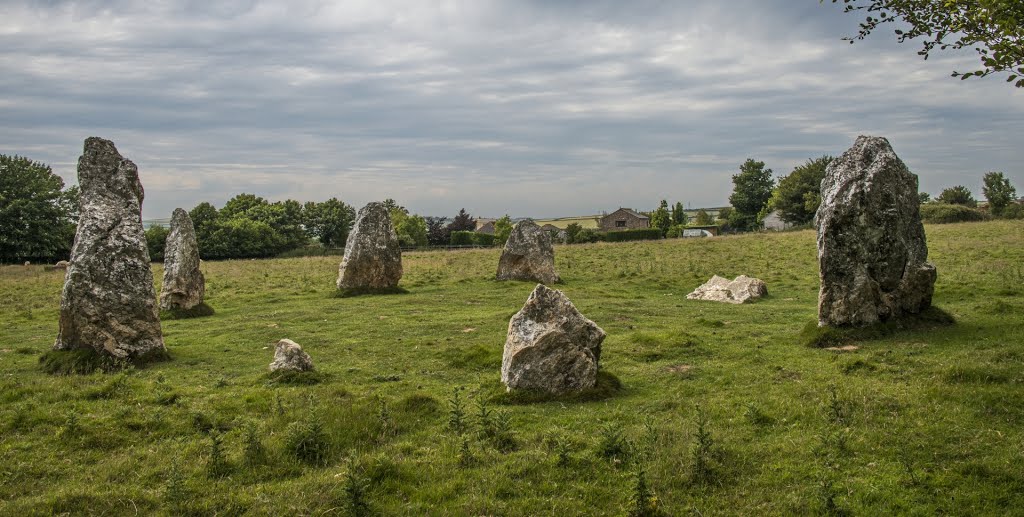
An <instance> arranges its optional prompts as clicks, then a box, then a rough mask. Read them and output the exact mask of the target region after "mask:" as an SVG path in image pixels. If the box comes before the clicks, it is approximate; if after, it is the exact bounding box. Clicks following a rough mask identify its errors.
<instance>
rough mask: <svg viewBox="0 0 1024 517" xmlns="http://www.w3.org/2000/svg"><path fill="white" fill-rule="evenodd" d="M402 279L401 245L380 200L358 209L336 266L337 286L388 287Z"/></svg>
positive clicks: (350, 287)
mask: <svg viewBox="0 0 1024 517" xmlns="http://www.w3.org/2000/svg"><path fill="white" fill-rule="evenodd" d="M401 279H402V246H401V244H400V243H399V242H398V235H396V234H395V229H394V228H393V227H392V226H391V214H389V213H388V209H387V207H385V206H384V204H383V203H379V202H373V203H369V204H367V205H366V206H364V207H363V208H361V209H360V210H359V214H358V215H357V216H356V222H355V225H354V226H353V228H352V233H350V234H349V236H348V241H347V242H346V243H345V257H344V258H343V259H342V260H341V265H340V266H339V267H338V282H337V286H338V289H388V288H393V287H397V286H398V282H399V280H401Z"/></svg>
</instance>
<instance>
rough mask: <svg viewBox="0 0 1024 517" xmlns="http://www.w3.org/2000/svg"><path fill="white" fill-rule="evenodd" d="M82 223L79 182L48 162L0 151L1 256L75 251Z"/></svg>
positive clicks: (49, 256)
mask: <svg viewBox="0 0 1024 517" xmlns="http://www.w3.org/2000/svg"><path fill="white" fill-rule="evenodd" d="M77 222H78V187H71V188H69V189H67V190H64V180H63V179H61V177H60V176H57V175H56V174H54V173H53V170H51V169H50V166H49V165H46V164H43V163H40V162H35V161H32V160H30V159H28V158H25V157H21V156H8V155H4V154H0V261H5V262H6V261H22V260H26V259H40V260H51V259H56V258H66V257H68V256H69V255H70V252H71V244H72V243H73V241H74V238H75V225H76V224H77Z"/></svg>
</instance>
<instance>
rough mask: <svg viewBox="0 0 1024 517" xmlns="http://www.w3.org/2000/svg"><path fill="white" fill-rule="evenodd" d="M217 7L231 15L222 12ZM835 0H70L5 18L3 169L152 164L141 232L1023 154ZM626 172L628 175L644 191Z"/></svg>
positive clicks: (698, 197) (929, 186)
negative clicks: (872, 157) (340, 209)
mask: <svg viewBox="0 0 1024 517" xmlns="http://www.w3.org/2000/svg"><path fill="white" fill-rule="evenodd" d="M214 4H216V5H214ZM840 11H841V9H839V8H838V7H836V6H831V5H819V4H818V2H808V3H797V2H791V1H782V0H773V1H769V2H754V1H739V2H729V3H728V4H725V3H721V2H703V3H694V2H686V3H672V2H630V3H625V2H611V1H592V2H570V1H557V2H552V1H540V0H536V1H533V2H512V1H508V2H504V1H464V2H446V3H444V4H432V3H428V2H419V1H407V2H399V1H383V2H382V1H378V0H374V1H366V2H359V1H349V2H288V3H283V2H282V3H273V2H259V1H246V2H215V3H212V4H211V3H209V2H190V3H135V2H124V3H112V2H66V3H62V2H57V3H38V4H33V3H25V4H19V5H15V6H12V7H11V8H10V11H9V12H10V15H9V16H7V17H6V18H5V19H4V20H3V21H0V72H2V73H0V90H2V91H4V92H5V94H4V98H3V99H0V139H2V140H0V141H3V142H6V143H7V146H8V148H7V149H5V150H0V152H17V153H21V154H27V155H30V156H32V157H33V158H35V159H38V160H42V161H46V162H47V163H50V164H51V165H53V166H54V167H55V170H57V171H58V172H59V173H61V174H63V175H64V176H65V178H68V179H72V178H73V175H74V162H75V159H76V158H77V156H78V154H79V153H80V145H81V141H82V139H83V138H84V137H85V136H88V135H91V134H98V135H100V136H105V137H109V138H113V139H114V140H115V142H117V143H118V145H119V147H120V148H121V150H122V152H123V153H124V154H126V155H127V156H129V157H131V158H132V159H134V160H135V161H136V162H137V163H138V164H139V166H140V172H141V174H142V179H143V181H144V183H145V184H146V186H147V201H146V207H145V210H146V214H147V216H150V217H160V216H164V215H166V214H167V213H169V212H170V210H171V209H173V208H174V207H176V206H185V207H190V206H193V205H195V204H196V203H198V202H199V201H212V202H214V203H215V204H218V205H219V204H221V203H223V201H224V200H226V199H227V198H228V197H230V196H232V195H234V194H237V193H240V192H254V193H257V194H259V195H263V196H267V197H271V198H283V197H293V198H296V199H303V200H308V199H324V198H327V197H331V196H339V197H341V198H343V199H345V200H346V201H349V202H351V203H353V204H357V205H358V204H362V203H364V202H366V201H369V200H372V199H381V198H384V197H394V198H396V199H398V200H399V201H400V202H402V203H404V204H406V205H407V206H409V207H410V208H411V209H413V210H415V211H418V212H422V213H426V214H438V215H445V214H451V213H454V212H455V211H456V210H457V209H458V208H459V207H462V206H465V207H467V209H470V210H471V211H473V212H474V213H479V214H482V215H500V214H502V213H506V212H508V213H510V214H513V215H519V216H525V215H533V216H549V215H571V214H581V213H588V212H594V211H598V210H600V209H602V207H609V208H614V207H617V206H620V205H623V206H633V207H636V208H642V209H643V208H650V207H652V206H654V205H655V204H656V203H657V201H658V200H659V199H661V198H663V197H667V198H670V199H671V200H680V201H683V202H690V203H692V204H693V205H695V206H697V205H721V204H724V203H725V202H726V198H727V197H728V194H729V192H730V190H731V183H730V175H731V174H733V173H735V171H736V169H737V167H738V165H739V164H740V163H741V162H742V161H743V160H744V159H745V158H746V157H754V158H757V159H760V160H764V161H765V162H767V164H768V166H769V167H772V168H773V169H774V170H775V171H776V173H778V174H785V173H787V172H788V171H789V170H790V169H791V168H792V167H793V166H795V165H798V164H800V163H803V162H804V161H805V160H806V159H807V158H810V157H815V156H819V155H821V154H826V153H828V154H837V153H840V152H842V151H843V150H844V149H845V148H846V147H848V146H849V145H850V144H851V143H852V141H853V139H854V138H855V137H856V135H857V134H860V133H871V134H879V135H884V136H888V137H890V140H892V142H893V145H894V146H895V148H896V150H897V152H898V153H899V154H900V155H901V156H902V157H903V158H904V159H905V161H907V162H908V164H909V165H910V166H911V167H912V168H913V169H914V170H915V171H917V172H918V173H919V174H920V175H921V184H922V188H924V189H925V190H929V191H933V192H934V191H936V190H938V189H939V188H941V187H944V186H949V185H951V184H955V183H964V184H966V185H968V186H969V187H971V188H973V189H974V190H976V191H979V190H980V175H981V174H982V173H983V172H985V171H986V170H990V169H995V170H1000V169H1001V170H1005V171H1006V172H1007V173H1009V175H1010V177H1011V179H1012V180H1013V181H1014V182H1015V183H1016V184H1018V185H1019V186H1021V187H1024V184H1022V183H1024V176H1021V174H1022V173H1021V172H1020V170H1019V168H1016V167H1015V166H1016V165H1017V164H1019V163H1020V162H1021V158H1022V157H1024V151H1022V150H1021V149H1020V148H1019V147H1020V146H1019V145H1018V144H1017V142H1016V140H1017V138H1016V135H1019V134H1020V133H1021V129H1024V122H1022V121H1024V117H1022V115H1024V103H1022V102H1021V96H1020V93H1018V92H1016V91H1012V89H1010V88H1008V87H1006V86H1004V85H1002V84H999V83H997V82H995V81H968V82H967V83H966V84H962V83H960V82H959V81H953V80H950V79H948V78H947V77H946V75H947V74H948V71H949V70H951V69H953V68H955V67H957V66H960V67H968V66H971V65H973V62H972V59H973V58H972V57H971V56H969V55H968V56H962V57H956V56H952V57H944V56H943V57H938V58H933V59H932V60H929V61H928V62H923V61H921V60H920V59H919V58H918V56H916V54H915V50H916V48H915V47H913V46H910V45H904V46H899V45H895V44H894V43H892V41H891V40H888V39H886V38H885V37H884V36H882V35H879V36H882V37H879V38H876V39H871V40H868V41H865V42H858V43H857V44H856V45H852V46H851V45H848V44H846V43H843V42H841V41H840V40H839V38H840V37H841V36H843V35H847V34H849V33H851V32H852V31H854V30H856V21H857V20H856V18H854V17H853V16H852V15H843V14H842V13H841V12H840ZM624 178H627V179H625V180H624Z"/></svg>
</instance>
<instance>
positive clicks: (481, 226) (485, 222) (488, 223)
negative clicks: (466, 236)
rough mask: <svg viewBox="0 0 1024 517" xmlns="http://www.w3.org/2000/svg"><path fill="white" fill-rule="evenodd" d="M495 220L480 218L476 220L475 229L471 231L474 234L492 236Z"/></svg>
mask: <svg viewBox="0 0 1024 517" xmlns="http://www.w3.org/2000/svg"><path fill="white" fill-rule="evenodd" d="M495 221H497V219H484V218H480V219H477V220H476V229H475V230H473V231H475V232H476V233H486V234H487V235H494V222H495Z"/></svg>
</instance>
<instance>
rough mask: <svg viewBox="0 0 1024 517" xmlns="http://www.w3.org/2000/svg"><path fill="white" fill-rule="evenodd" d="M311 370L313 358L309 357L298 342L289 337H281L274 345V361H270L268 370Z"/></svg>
mask: <svg viewBox="0 0 1024 517" xmlns="http://www.w3.org/2000/svg"><path fill="white" fill-rule="evenodd" d="M312 370H313V359H312V358H310V357H309V354H307V353H306V352H305V351H303V350H302V347H301V346H299V344H298V343H296V342H294V341H292V340H290V339H282V340H280V341H278V342H277V346H275V347H274V361H273V362H272V363H270V371H271V372H278V371H291V372H308V371H312Z"/></svg>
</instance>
